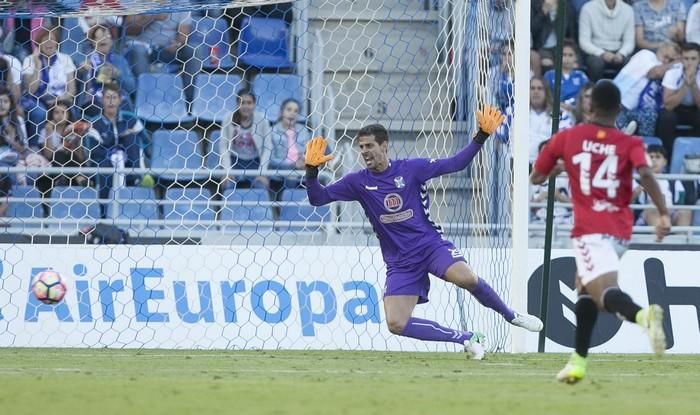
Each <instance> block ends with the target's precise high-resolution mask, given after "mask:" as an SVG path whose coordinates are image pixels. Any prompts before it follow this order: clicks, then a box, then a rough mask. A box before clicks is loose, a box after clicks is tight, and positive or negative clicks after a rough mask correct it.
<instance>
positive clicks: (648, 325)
mask: <svg viewBox="0 0 700 415" xmlns="http://www.w3.org/2000/svg"><path fill="white" fill-rule="evenodd" d="M636 320H637V324H639V325H641V326H642V327H644V329H645V330H646V331H647V335H648V336H649V342H650V343H651V348H652V350H654V353H656V355H657V356H661V355H662V354H664V352H665V351H666V333H664V309H663V308H661V306H658V305H656V304H652V305H650V306H649V307H647V308H643V309H641V310H639V311H638V312H637V317H636Z"/></svg>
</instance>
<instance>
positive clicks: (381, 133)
mask: <svg viewBox="0 0 700 415" xmlns="http://www.w3.org/2000/svg"><path fill="white" fill-rule="evenodd" d="M368 135H373V136H374V141H376V142H377V144H382V143H384V142H387V141H389V132H388V131H387V130H386V128H384V126H383V125H381V124H370V125H365V126H364V127H362V128H360V131H358V132H357V138H360V137H366V136H368Z"/></svg>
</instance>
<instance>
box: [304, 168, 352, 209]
mask: <svg viewBox="0 0 700 415" xmlns="http://www.w3.org/2000/svg"><path fill="white" fill-rule="evenodd" d="M355 178H356V175H355V174H350V175H347V176H345V177H343V178H341V179H339V180H337V181H336V182H334V183H331V184H329V185H328V186H325V187H324V186H323V185H321V183H319V181H318V179H316V178H314V179H306V193H307V195H308V196H309V202H310V203H311V204H312V205H314V206H322V205H325V204H328V203H331V202H335V201H351V200H357V192H356V191H355V187H354V186H353V184H352V183H353V181H354V180H355Z"/></svg>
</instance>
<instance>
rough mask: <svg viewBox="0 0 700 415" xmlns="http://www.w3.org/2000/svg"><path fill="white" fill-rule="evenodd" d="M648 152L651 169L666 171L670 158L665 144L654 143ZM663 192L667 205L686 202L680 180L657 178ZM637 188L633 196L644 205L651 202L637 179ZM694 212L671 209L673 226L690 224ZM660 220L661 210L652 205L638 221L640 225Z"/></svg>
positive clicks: (643, 212)
mask: <svg viewBox="0 0 700 415" xmlns="http://www.w3.org/2000/svg"><path fill="white" fill-rule="evenodd" d="M647 154H648V155H649V159H650V160H651V169H652V170H653V171H654V174H663V173H666V166H667V164H668V158H667V156H666V150H665V149H664V147H663V146H660V145H658V144H652V145H650V146H649V147H648V148H647ZM657 182H658V183H659V188H660V189H661V193H663V195H664V198H665V199H666V206H668V207H669V208H670V207H671V206H674V205H676V206H678V205H681V204H684V203H685V188H684V187H683V184H682V183H681V182H680V181H679V180H667V179H657ZM635 186H636V187H635V189H634V193H633V198H636V199H637V202H638V203H639V204H642V205H648V204H651V199H650V198H649V195H648V194H647V193H646V192H645V191H644V188H642V186H641V185H640V184H639V182H637V181H635ZM692 217H693V214H692V211H690V210H671V224H672V225H673V226H688V225H690V222H691V220H692ZM658 221H659V212H658V211H657V210H656V208H653V207H650V208H646V209H644V210H643V211H642V215H641V217H640V219H639V220H638V221H637V223H638V224H639V225H644V224H646V225H649V226H656V224H657V223H658Z"/></svg>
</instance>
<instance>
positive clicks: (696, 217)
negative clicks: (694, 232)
mask: <svg viewBox="0 0 700 415" xmlns="http://www.w3.org/2000/svg"><path fill="white" fill-rule="evenodd" d="M695 204H696V205H697V206H700V200H698V201H697V203H695ZM693 226H700V210H696V211H694V212H693Z"/></svg>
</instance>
